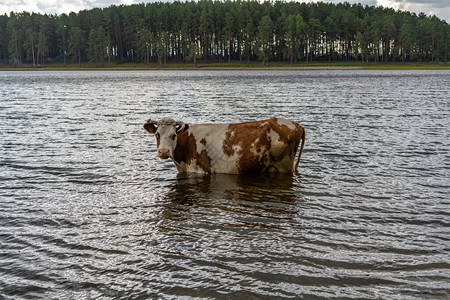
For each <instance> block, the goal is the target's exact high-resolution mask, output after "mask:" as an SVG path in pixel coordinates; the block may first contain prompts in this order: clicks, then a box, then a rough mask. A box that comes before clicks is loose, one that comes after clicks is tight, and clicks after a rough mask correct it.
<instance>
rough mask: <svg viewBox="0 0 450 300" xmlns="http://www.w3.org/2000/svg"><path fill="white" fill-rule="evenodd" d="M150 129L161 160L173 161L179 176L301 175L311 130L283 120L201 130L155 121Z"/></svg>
mask: <svg viewBox="0 0 450 300" xmlns="http://www.w3.org/2000/svg"><path fill="white" fill-rule="evenodd" d="M144 128H145V130H147V131H148V132H149V133H150V134H154V135H156V143H157V154H158V156H159V158H161V159H168V158H171V159H172V160H173V162H174V163H175V166H176V168H177V170H178V172H179V173H204V174H211V173H226V174H250V173H261V172H282V173H288V172H296V171H297V169H298V164H299V162H300V157H301V155H302V151H303V146H304V144H305V129H304V128H303V127H302V126H300V125H299V124H298V123H296V122H293V121H290V120H286V119H281V118H274V119H269V120H262V121H254V122H245V123H235V124H197V125H189V124H187V123H184V122H181V121H175V120H173V119H170V118H166V119H162V120H160V121H154V120H151V119H149V120H148V121H147V122H146V123H145V124H144ZM300 141H301V142H302V143H301V146H300ZM299 146H300V152H299V154H298V158H297V162H296V163H295V165H294V160H295V156H296V153H297V150H298V148H299Z"/></svg>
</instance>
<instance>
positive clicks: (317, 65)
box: [0, 62, 450, 70]
mask: <svg viewBox="0 0 450 300" xmlns="http://www.w3.org/2000/svg"><path fill="white" fill-rule="evenodd" d="M127 69H129V70H161V69H162V70H164V69H167V70H198V69H200V70H202V69H203V70H208V69H210V70H214V69H219V70H220V69H224V70H227V69H255V70H257V69H268V70H270V69H274V70H277V69H286V70H289V69H379V70H403V69H406V70H408V69H411V70H413V69H425V70H427V69H428V70H429V69H450V64H448V63H447V64H444V63H433V64H432V63H363V62H313V63H308V64H306V63H297V64H289V63H280V62H272V63H269V65H263V64H261V63H259V62H252V63H239V62H231V63H227V62H225V63H198V64H197V65H195V64H193V63H168V64H166V65H164V64H163V65H160V64H158V63H150V64H148V65H147V64H144V63H105V65H104V66H103V67H100V66H96V64H95V63H83V64H81V65H78V64H72V63H71V64H67V65H66V66H64V65H63V64H55V63H52V64H48V65H45V66H41V67H39V68H33V67H32V66H29V65H27V66H23V67H16V66H12V65H0V70H127Z"/></svg>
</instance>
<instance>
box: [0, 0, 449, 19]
mask: <svg viewBox="0 0 450 300" xmlns="http://www.w3.org/2000/svg"><path fill="white" fill-rule="evenodd" d="M163 1H170V0H163ZM182 1H184V0H182ZM142 2H152V1H151V0H150V1H149V0H0V14H5V13H6V14H9V13H10V12H11V11H14V12H22V11H29V12H39V13H47V14H58V15H59V14H62V13H70V12H72V11H73V12H78V11H80V10H83V9H91V8H94V7H108V6H111V5H121V4H133V3H142ZM301 2H310V1H301ZM311 2H318V0H312V1H311ZM324 2H332V3H338V2H344V1H342V0H325V1H324ZM347 2H349V3H361V4H362V5H369V6H371V5H375V6H380V5H382V6H384V7H392V8H394V9H400V10H408V11H411V12H415V13H417V14H419V13H420V12H424V13H426V14H427V15H436V16H437V17H438V18H440V19H443V20H445V21H447V23H450V0H347Z"/></svg>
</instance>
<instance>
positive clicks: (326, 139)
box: [0, 70, 450, 299]
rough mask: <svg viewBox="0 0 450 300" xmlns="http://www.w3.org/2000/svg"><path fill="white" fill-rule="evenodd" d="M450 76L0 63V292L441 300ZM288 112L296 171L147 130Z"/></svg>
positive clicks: (449, 288) (449, 269) (446, 288)
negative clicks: (298, 145) (183, 171)
mask: <svg viewBox="0 0 450 300" xmlns="http://www.w3.org/2000/svg"><path fill="white" fill-rule="evenodd" d="M449 99H450V71H448V70H444V71H362V70H355V71H350V70H349V71H163V72H161V71H155V72H153V71H148V72H146V71H114V72H110V71H103V72H102V71H99V72H95V71H93V72H72V71H66V72H56V71H48V72H0V199H1V201H0V299H3V298H5V299H22V298H27V299H92V298H100V299H120V298H126V299H147V298H162V299H180V298H182V299H190V298H191V299H194V298H205V299H206V298H209V299H215V298H218V299H282V298H297V299H301V298H307V299H308V298H312V299H315V298H334V297H336V298H356V299H439V298H441V299H448V297H449V295H450V259H449V254H450V251H449V250H450V218H449V217H450V208H449V204H450V134H449V133H450V100H449ZM274 116H277V117H284V118H288V119H292V120H296V121H298V122H300V123H301V124H302V125H304V126H305V128H306V145H305V150H304V153H303V157H302V161H301V163H300V168H299V169H300V174H298V175H276V174H275V175H255V176H229V175H213V176H198V175H192V176H187V177H186V176H184V177H181V176H177V174H176V169H175V166H174V165H173V164H172V163H171V162H170V161H161V160H159V159H158V158H157V157H156V141H155V140H154V137H152V136H150V135H148V134H147V133H146V132H145V131H144V130H143V128H142V125H143V123H144V122H145V121H146V120H147V119H148V118H149V117H151V118H152V119H160V118H163V117H172V118H174V119H177V120H182V121H185V122H187V123H191V124H194V123H203V122H221V123H223V122H239V121H247V120H255V119H264V118H270V117H274Z"/></svg>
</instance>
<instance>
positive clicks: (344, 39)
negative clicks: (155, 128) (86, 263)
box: [0, 0, 449, 66]
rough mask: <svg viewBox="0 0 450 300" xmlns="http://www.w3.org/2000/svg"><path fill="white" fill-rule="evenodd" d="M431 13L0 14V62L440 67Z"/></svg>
mask: <svg viewBox="0 0 450 300" xmlns="http://www.w3.org/2000/svg"><path fill="white" fill-rule="evenodd" d="M448 46H449V24H447V23H446V22H445V21H443V20H440V19H439V18H437V17H436V16H427V15H425V14H423V13H421V14H419V15H416V14H415V13H411V12H407V11H395V10H393V9H390V8H384V7H374V6H363V5H361V4H349V3H339V4H332V3H324V2H318V3H299V2H285V1H275V2H273V1H266V2H263V3H261V2H259V1H255V0H245V1H243V0H235V1H230V0H226V1H212V0H200V1H198V2H194V1H191V2H177V1H176V2H171V3H168V2H156V3H149V4H135V5H121V6H110V7H108V8H104V9H100V8H94V9H91V10H83V11H80V12H78V13H74V12H72V13H70V14H61V15H48V14H36V13H28V12H21V13H15V12H11V13H10V14H9V15H6V14H4V15H0V64H14V65H17V66H23V65H33V66H38V65H44V64H47V63H55V62H59V63H64V65H65V64H66V62H77V63H79V64H81V63H83V62H95V63H96V65H100V66H101V65H103V64H104V63H105V62H141V63H147V64H149V63H151V62H159V63H160V64H166V63H167V62H194V63H197V62H199V61H202V62H206V63H208V62H227V61H228V62H231V61H239V62H250V61H260V62H262V63H264V64H267V63H268V62H269V61H283V62H290V63H297V62H300V61H305V62H313V61H330V62H331V61H351V60H352V61H363V62H412V61H418V62H436V63H437V62H447V52H448Z"/></svg>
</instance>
